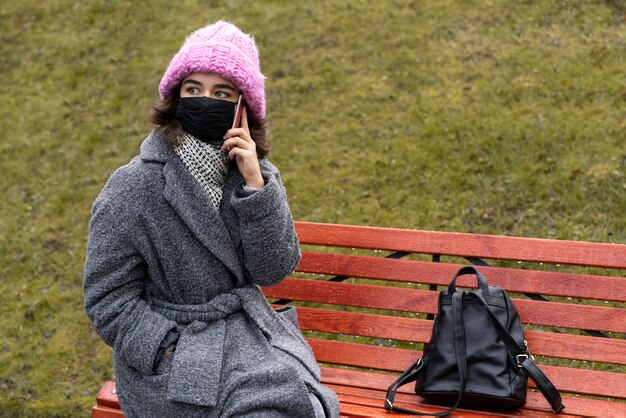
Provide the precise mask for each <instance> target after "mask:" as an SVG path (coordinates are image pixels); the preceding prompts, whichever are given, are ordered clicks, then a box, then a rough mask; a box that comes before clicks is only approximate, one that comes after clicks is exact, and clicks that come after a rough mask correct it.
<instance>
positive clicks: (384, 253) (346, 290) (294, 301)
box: [92, 222, 626, 417]
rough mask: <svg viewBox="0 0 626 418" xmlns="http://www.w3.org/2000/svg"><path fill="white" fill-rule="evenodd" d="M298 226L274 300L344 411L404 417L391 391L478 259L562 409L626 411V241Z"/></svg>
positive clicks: (107, 398)
mask: <svg viewBox="0 0 626 418" xmlns="http://www.w3.org/2000/svg"><path fill="white" fill-rule="evenodd" d="M296 228H297V232H298V236H299V238H300V242H301V244H302V247H303V250H304V254H303V258H302V262H301V263H300V265H299V266H298V269H297V272H296V273H295V274H294V275H293V277H292V278H289V279H287V280H285V281H284V282H283V283H281V284H280V285H278V286H274V287H271V288H265V289H263V290H264V292H265V294H266V296H267V297H268V299H269V300H270V301H271V302H272V303H274V304H275V305H284V304H289V305H295V306H299V308H298V316H299V321H300V326H301V328H302V329H303V332H304V334H305V336H306V337H307V339H308V341H309V343H310V344H311V346H312V348H313V351H314V352H315V356H316V358H317V359H318V361H319V363H320V365H321V367H322V381H323V382H324V383H325V384H326V385H327V386H329V387H330V388H332V389H333V390H335V392H337V394H338V395H339V398H340V401H341V414H342V416H350V417H380V416H386V417H401V416H403V415H402V414H398V413H395V412H386V411H385V410H384V399H385V391H386V389H387V387H388V386H389V384H390V383H391V382H393V381H394V380H395V378H396V377H397V376H398V374H399V373H400V372H401V371H403V370H404V369H405V368H406V367H407V366H409V365H410V364H411V363H412V362H413V361H415V360H416V359H417V358H418V357H419V356H420V353H421V351H420V350H421V349H422V344H423V343H424V342H427V341H428V340H429V338H430V332H431V327H432V318H433V314H435V313H436V308H437V293H438V290H440V289H441V288H439V289H438V286H447V285H448V283H449V281H450V280H451V278H452V277H453V276H454V273H455V272H456V271H457V270H458V268H459V267H460V265H462V264H468V263H472V264H475V265H478V266H481V267H479V270H480V271H481V272H482V273H483V274H484V275H485V277H486V278H487V280H488V281H489V283H490V284H493V285H499V286H500V287H502V288H504V289H506V290H507V291H508V292H509V294H510V295H511V296H512V298H513V300H514V302H515V304H516V306H517V308H518V310H519V313H520V316H521V318H522V321H523V322H524V324H525V325H526V338H527V340H528V345H529V349H530V352H531V353H533V354H534V355H535V357H536V359H537V363H538V364H540V367H541V369H542V370H543V371H544V372H545V373H546V374H547V375H548V377H549V378H550V379H551V381H552V382H553V383H554V384H555V386H556V387H557V388H558V389H559V390H560V391H561V394H562V395H563V403H564V404H565V407H566V409H565V411H564V412H563V413H562V414H561V416H601V417H626V339H624V335H625V333H626V308H625V306H624V302H626V277H625V275H624V274H625V271H626V245H619V244H605V243H589V242H576V241H559V240H544V239H531V238H516V237H504V236H490V235H476V234H458V233H447V232H430V231H416V230H401V229H388V228H371V227H360V226H347V225H331V224H318V223H304V222H298V223H297V224H296ZM444 257H445V260H444V259H443V258H444ZM489 265H491V266H489ZM461 279H462V280H461V281H460V285H461V286H466V287H474V286H475V284H474V282H473V281H472V278H471V277H468V276H463V277H462V278H461ZM530 387H532V384H530ZM403 389H404V391H402V392H400V393H399V394H398V396H397V397H396V404H397V405H399V406H404V407H409V408H415V407H418V408H419V409H420V410H424V411H428V410H430V411H439V410H441V408H439V407H436V406H432V405H428V404H425V403H423V401H422V400H421V398H419V397H418V396H417V395H415V394H414V393H411V387H410V385H407V386H405V387H404V388H403ZM454 415H458V416H460V415H462V416H477V417H478V416H494V415H495V416H552V415H553V414H552V413H551V412H550V407H549V405H548V404H547V402H546V401H545V399H543V397H542V396H541V394H540V393H538V392H537V391H535V390H534V389H533V390H531V391H530V392H529V394H528V401H527V405H526V407H525V408H524V409H523V410H519V411H508V412H507V411H505V412H496V413H494V412H481V411H470V410H457V411H456V412H455V413H454ZM121 416H123V415H122V413H121V412H120V410H119V405H118V403H117V398H116V396H115V393H114V383H113V382H106V383H105V384H104V386H103V387H102V389H101V390H100V393H99V394H98V396H97V406H95V407H94V408H93V413H92V417H121Z"/></svg>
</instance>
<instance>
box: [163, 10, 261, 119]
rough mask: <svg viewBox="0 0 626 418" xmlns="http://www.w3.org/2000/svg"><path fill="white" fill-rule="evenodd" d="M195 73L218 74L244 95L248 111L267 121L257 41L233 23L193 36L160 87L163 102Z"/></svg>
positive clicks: (187, 40) (164, 75) (206, 29)
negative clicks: (179, 84) (186, 78)
mask: <svg viewBox="0 0 626 418" xmlns="http://www.w3.org/2000/svg"><path fill="white" fill-rule="evenodd" d="M194 72H201V73H216V74H219V75H220V76H222V77H224V78H226V79H228V80H230V81H231V82H232V83H234V84H235V86H236V87H237V88H238V89H239V91H241V92H242V93H243V96H244V98H245V99H246V103H247V106H248V109H249V110H251V111H252V113H254V114H255V115H256V116H257V117H259V118H263V117H265V91H264V88H263V84H264V80H265V77H264V76H263V74H261V69H260V63H259V51H258V49H257V46H256V44H255V43H254V39H253V38H252V37H251V36H249V35H246V34H245V33H243V32H242V31H241V30H239V28H237V27H236V26H235V25H233V24H232V23H228V22H225V21H223V20H220V21H219V22H216V23H214V24H212V25H209V26H206V27H204V28H201V29H198V30H197V31H195V32H193V33H192V34H190V35H189V36H188V37H187V39H185V42H184V43H183V46H182V47H181V48H180V50H179V51H178V53H176V55H174V58H172V61H171V62H170V65H169V66H168V67H167V70H165V74H163V78H162V79H161V82H160V83H159V93H160V95H161V99H163V98H165V97H166V96H167V95H169V94H170V93H171V92H172V90H173V89H174V87H175V86H176V85H177V84H178V83H180V82H181V81H182V80H183V79H184V78H185V77H187V76H188V75H189V74H191V73H194Z"/></svg>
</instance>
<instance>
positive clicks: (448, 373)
mask: <svg viewBox="0 0 626 418" xmlns="http://www.w3.org/2000/svg"><path fill="white" fill-rule="evenodd" d="M463 274H475V275H476V277H477V278H478V289H476V290H470V291H460V290H457V289H456V279H457V277H459V276H461V275H463ZM528 377H530V378H531V379H533V381H534V382H535V383H536V384H537V387H538V388H539V390H540V391H541V393H542V394H543V395H544V396H545V398H546V399H547V400H548V402H549V403H550V406H551V407H552V410H553V411H554V412H555V413H559V412H561V411H562V410H563V408H564V406H563V404H561V395H560V394H559V392H558V391H557V390H556V388H555V387H554V386H553V385H552V383H551V382H550V381H549V380H548V378H547V377H546V376H545V375H544V374H543V373H542V372H541V370H539V369H538V368H537V366H536V365H535V364H534V363H533V361H532V357H531V355H530V354H529V353H528V351H527V347H526V341H525V340H524V331H523V328H522V324H521V321H520V318H519V315H518V314H517V310H516V309H515V306H514V305H513V302H512V301H511V299H510V298H509V296H508V295H507V294H506V292H505V291H504V290H503V289H501V288H499V287H498V286H489V285H488V283H487V280H486V279H485V278H484V277H483V276H482V275H481V274H480V273H479V272H478V270H476V268H474V267H472V266H465V267H463V268H461V269H460V270H459V271H458V272H457V274H456V275H455V276H454V278H453V279H452V281H451V282H450V285H449V286H448V288H447V289H446V290H443V291H442V292H441V293H440V294H439V305H438V312H437V317H436V318H435V323H434V325H433V331H432V336H431V339H430V342H429V343H428V344H425V345H424V352H423V357H422V358H420V359H418V360H417V361H416V362H415V363H414V364H413V365H411V367H409V368H408V369H407V370H406V371H405V372H404V373H403V374H402V375H401V376H400V377H399V378H398V379H397V380H396V381H395V382H394V383H393V384H392V385H391V386H390V387H389V389H388V390H387V399H386V402H385V408H386V409H387V410H393V411H400V412H405V413H411V414H416V415H432V416H445V415H448V414H450V413H451V412H452V411H454V410H455V409H456V408H457V407H459V406H461V407H467V408H478V409H518V408H522V407H523V406H524V404H525V403H526V385H527V381H528ZM410 382H415V392H416V393H417V394H418V395H420V396H421V397H423V398H425V399H426V401H428V402H431V403H435V404H441V405H447V406H450V405H451V407H450V409H448V410H447V411H444V412H440V413H426V412H419V411H413V410H410V409H405V408H400V407H397V406H395V405H394V404H393V401H394V397H395V394H396V391H397V390H398V388H399V387H400V386H403V385H405V384H407V383H410Z"/></svg>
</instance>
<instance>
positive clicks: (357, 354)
mask: <svg viewBox="0 0 626 418" xmlns="http://www.w3.org/2000/svg"><path fill="white" fill-rule="evenodd" d="M308 341H309V344H310V345H311V347H312V348H313V352H314V353H315V358H317V359H318V361H319V362H322V363H331V364H333V363H334V364H342V365H349V366H354V367H364V368H371V369H377V370H385V371H395V372H402V371H404V370H405V369H406V367H408V366H409V365H410V364H411V363H413V362H414V361H415V360H416V359H417V358H418V357H420V356H421V352H420V351H414V350H404V349H399V348H388V347H375V346H367V345H364V344H354V343H346V342H340V341H329V340H320V339H315V338H309V339H308ZM541 369H542V371H544V373H545V374H546V375H547V376H548V378H549V379H550V380H551V381H552V382H553V383H554V385H555V386H556V387H557V388H559V390H560V391H563V392H575V393H581V394H586V395H597V396H608V397H615V398H624V399H626V375H624V374H622V373H611V372H599V371H595V370H583V369H571V368H563V367H555V366H547V365H542V366H541ZM530 384H531V386H532V382H530Z"/></svg>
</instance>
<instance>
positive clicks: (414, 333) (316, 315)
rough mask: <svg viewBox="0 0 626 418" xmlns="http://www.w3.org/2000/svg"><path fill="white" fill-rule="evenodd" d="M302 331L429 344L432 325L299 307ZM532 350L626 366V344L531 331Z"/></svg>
mask: <svg viewBox="0 0 626 418" xmlns="http://www.w3.org/2000/svg"><path fill="white" fill-rule="evenodd" d="M298 319H299V322H300V327H301V328H302V329H304V330H310V331H322V332H331V333H335V334H349V335H356V336H362V337H374V338H383V339H392V340H402V341H410V342H416V343H424V342H428V341H429V339H430V335H431V330H432V324H433V322H432V321H429V320H424V319H417V318H404V317H398V316H386V315H376V314H364V313H358V312H346V311H334V310H328V309H317V308H307V307H298ZM524 335H525V337H526V339H527V340H528V344H529V350H530V352H531V353H533V354H535V355H541V356H549V357H559V358H567V359H573V360H581V361H596V362H605V363H615V364H626V340H617V339H610V338H598V337H588V336H580V335H570V334H557V333H548V332H541V331H532V330H528V331H525V333H524Z"/></svg>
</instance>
